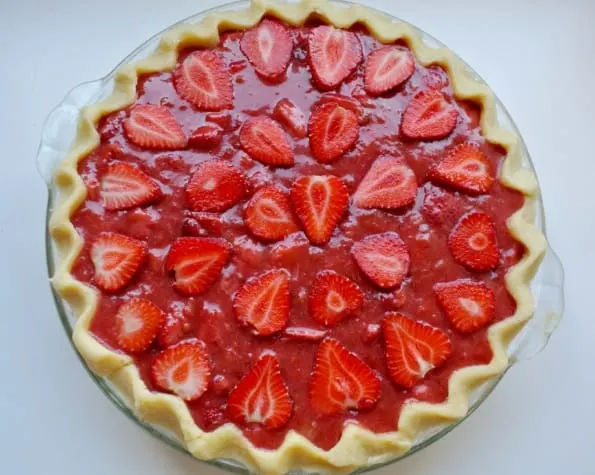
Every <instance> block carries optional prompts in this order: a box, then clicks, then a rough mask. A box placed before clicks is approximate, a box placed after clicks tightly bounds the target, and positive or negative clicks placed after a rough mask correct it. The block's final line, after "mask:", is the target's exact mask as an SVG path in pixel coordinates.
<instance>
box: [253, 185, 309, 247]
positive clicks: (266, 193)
mask: <svg viewBox="0 0 595 475" xmlns="http://www.w3.org/2000/svg"><path fill="white" fill-rule="evenodd" d="M244 222H245V223H246V226H247V227H248V229H250V232H251V233H252V234H254V235H255V236H256V237H258V238H260V239H263V240H267V241H278V240H280V239H284V238H285V237H287V236H289V235H290V234H292V233H294V232H296V231H298V227H297V224H296V223H295V220H294V218H293V212H292V210H291V202H290V200H289V197H288V196H287V195H286V194H285V193H284V192H283V191H282V190H281V189H280V188H278V187H276V186H273V185H268V186H264V187H262V188H261V189H260V190H258V191H257V192H256V193H255V194H254V196H252V198H251V199H250V201H249V202H248V204H247V206H246V211H245V212H244Z"/></svg>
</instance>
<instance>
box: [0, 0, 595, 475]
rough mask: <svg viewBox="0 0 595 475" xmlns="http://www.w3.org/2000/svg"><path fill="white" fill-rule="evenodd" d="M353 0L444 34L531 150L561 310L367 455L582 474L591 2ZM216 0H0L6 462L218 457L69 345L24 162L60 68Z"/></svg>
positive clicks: (63, 82)
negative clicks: (400, 454) (493, 370)
mask: <svg viewBox="0 0 595 475" xmlns="http://www.w3.org/2000/svg"><path fill="white" fill-rule="evenodd" d="M166 3H167V4H169V6H168V7H167V8H163V5H164V4H166ZM364 3H368V4H370V5H372V6H376V7H378V8H384V9H387V10H388V11H390V12H391V13H393V14H395V15H397V16H400V17H402V18H404V19H407V20H409V21H410V22H412V23H414V24H417V25H418V26H420V27H422V28H423V29H425V30H426V31H428V32H430V33H432V34H433V35H434V36H436V37H438V38H440V39H441V40H443V41H444V42H445V43H446V44H447V45H449V46H450V47H451V48H452V49H454V50H455V51H457V52H458V53H459V54H460V55H461V56H462V57H463V58H464V59H465V60H467V61H468V62H469V63H470V64H472V65H473V66H474V67H475V69H476V70H477V71H478V72H479V73H480V74H481V75H482V76H483V77H484V78H486V80H487V81H488V82H489V83H490V84H491V86H492V87H493V89H494V90H495V91H496V92H497V94H498V95H499V96H500V98H501V99H502V100H503V102H504V103H505V104H506V106H507V107H508V108H509V110H510V112H511V114H512V115H513V117H515V119H516V122H517V124H518V126H519V128H520V129H521V131H522V133H523V135H524V137H525V140H526V141H527V144H528V147H529V150H530V151H531V154H532V156H533V158H534V160H535V164H536V166H537V170H538V172H539V178H540V181H541V186H542V188H543V196H544V201H545V205H546V210H547V218H548V231H549V238H550V241H551V244H552V245H553V247H554V248H555V249H556V250H557V251H558V253H559V254H560V257H561V259H562V261H563V263H564V265H565V268H566V272H567V274H566V275H567V285H566V296H567V307H566V315H565V319H564V320H563V322H562V325H561V327H560V328H559V329H558V331H557V332H556V334H555V335H554V337H553V338H552V340H551V342H550V345H549V347H548V348H547V349H546V350H545V351H544V352H543V353H542V354H540V355H539V356H538V357H536V358H535V359H533V360H531V361H529V362H526V363H522V364H520V365H519V366H517V367H515V368H514V369H513V370H511V371H510V372H509V373H508V374H507V376H506V377H505V379H504V381H503V382H502V383H501V384H500V385H499V387H498V388H497V389H496V391H495V392H494V394H493V395H492V396H490V398H489V399H488V400H487V402H485V404H484V405H483V406H482V407H481V408H480V409H479V410H478V411H477V412H476V413H475V414H474V415H473V416H472V417H471V418H470V419H469V420H468V421H466V422H465V423H464V424H463V425H462V426H460V427H459V428H457V429H456V430H455V431H454V432H452V433H451V434H450V435H448V436H447V437H445V438H444V439H442V440H441V441H439V442H438V443H436V444H434V445H433V446H431V447H430V448H428V449H426V450H424V451H422V452H421V453H418V454H415V455H413V456H411V457H410V458H408V459H407V460H405V461H403V462H402V463H399V464H397V465H394V466H392V467H390V468H387V469H384V470H382V471H378V472H377V473H378V474H379V475H380V474H395V473H398V474H401V473H402V474H407V475H439V474H440V475H443V474H456V475H477V474H482V475H502V474H508V475H525V474H540V475H558V474H563V473H565V474H569V475H593V474H595V462H594V461H593V440H594V439H595V411H594V410H593V401H594V399H593V393H594V392H595V377H594V376H593V374H594V371H593V364H594V362H595V342H594V337H595V314H594V312H593V301H594V300H593V294H594V288H595V287H594V279H593V274H591V272H590V269H592V268H595V251H594V247H593V246H594V244H593V242H594V239H593V236H595V219H594V212H593V209H594V208H593V206H594V205H595V199H594V198H593V193H594V188H595V181H594V178H595V146H594V145H593V140H594V138H595V119H594V113H595V93H594V85H595V80H594V78H595V54H594V52H593V46H594V45H595V29H594V28H593V25H592V24H593V20H595V2H593V1H592V0H566V1H564V2H561V1H559V0H498V1H490V2H487V1H482V0H479V1H478V0H475V1H472V0H451V1H442V0H401V1H399V2H394V3H393V2H391V1H390V0H385V1H381V0H378V1H371V0H370V1H366V2H364ZM216 4H217V2H215V1H212V0H211V1H208V0H203V1H200V2H199V1H196V0H177V1H172V2H164V1H163V0H143V1H142V2H133V1H131V0H102V1H100V2H98V1H93V2H85V1H80V0H78V1H77V0H53V1H47V2H46V1H45V0H18V1H17V0H0V44H1V45H2V46H1V48H2V52H1V53H0V61H1V63H0V64H1V66H0V91H1V94H2V102H1V103H2V109H1V111H0V156H1V159H2V164H3V170H2V173H0V198H1V200H0V209H1V212H0V249H2V250H3V252H4V257H3V260H2V267H1V270H0V297H1V299H0V301H1V302H2V303H3V305H2V317H1V319H0V321H1V322H2V323H1V324H0V368H1V369H2V370H1V371H2V373H1V374H2V376H1V377H0V380H1V383H0V388H1V389H0V420H1V429H0V472H1V473H3V474H6V475H21V474H22V475H37V474H44V475H53V474H59V475H80V474H82V473H84V474H85V475H105V474H114V475H130V474H143V475H177V474H182V475H189V474H199V473H200V474H203V475H214V474H216V473H220V472H218V471H217V470H215V469H212V468H207V467H206V466H205V465H203V464H200V463H198V462H195V461H193V460H191V459H190V458H188V457H185V456H183V455H181V454H179V453H177V452H175V451H174V450H172V449H170V448H168V447H166V446H164V445H163V444H162V443H160V442H159V441H157V440H155V439H153V438H151V437H150V436H148V435H147V434H145V433H144V432H143V431H141V430H140V429H139V428H138V427H136V425H135V424H133V423H132V422H130V421H129V420H128V419H127V418H126V417H124V416H123V415H122V414H121V413H120V412H119V411H118V410H116V409H115V408H114V407H113V405H112V403H111V402H110V401H108V400H107V399H106V398H105V397H104V396H103V394H102V393H101V392H100V391H99V390H98V389H97V387H96V386H95V385H94V383H93V382H92V381H91V380H90V378H89V377H88V376H87V374H86V372H85V370H84V369H83V367H82V366H81V364H80V363H79V361H78V359H77V358H76V356H75V355H74V353H73V351H72V348H71V346H70V344H69V342H68V341H67V339H66V337H65V335H64V331H63V329H62V327H61V324H60V322H59V320H58V317H57V315H56V311H55V310H54V307H53V302H52V299H51V296H50V291H49V287H48V283H47V279H46V271H45V256H44V252H45V248H44V213H45V205H46V190H45V186H44V183H43V182H42V181H41V179H39V177H38V176H37V174H36V171H35V166H34V159H35V152H36V148H37V144H38V139H39V134H40V130H41V126H42V123H43V120H44V117H45V116H46V114H47V113H48V111H49V110H50V109H51V108H52V107H53V106H54V105H55V104H56V103H57V102H58V101H59V100H60V99H61V98H62V96H63V95H64V94H65V93H66V92H67V91H68V89H69V88H70V87H71V86H73V85H75V84H78V83H80V82H82V81H84V80H88V79H94V78H97V77H99V76H102V75H104V74H105V73H107V72H108V71H109V70H110V69H111V68H112V66H114V65H115V64H116V63H117V62H118V61H119V60H120V59H121V58H123V57H124V56H125V55H126V54H127V53H128V52H130V51H131V50H132V49H133V48H134V47H135V46H137V45H138V44H140V43H141V42H142V41H144V40H145V39H146V38H147V37H148V36H150V35H152V34H153V33H154V32H156V31H159V30H161V29H162V28H164V27H166V26H167V25H169V24H170V23H172V22H174V21H176V20H178V19H181V18H183V17H186V16H188V15H190V14H192V13H195V12H196V11H198V10H201V9H203V8H207V7H210V6H214V5H216ZM139 5H142V7H140V6H139ZM389 5H390V6H389Z"/></svg>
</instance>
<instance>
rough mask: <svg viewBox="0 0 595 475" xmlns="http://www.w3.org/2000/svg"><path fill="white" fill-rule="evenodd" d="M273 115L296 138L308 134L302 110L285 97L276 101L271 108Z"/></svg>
mask: <svg viewBox="0 0 595 475" xmlns="http://www.w3.org/2000/svg"><path fill="white" fill-rule="evenodd" d="M273 117H274V118H275V120H277V121H278V122H279V123H280V124H282V125H283V126H284V127H285V128H286V129H288V130H289V131H290V132H291V133H292V134H293V135H294V137H296V138H300V139H301V138H304V137H305V136H306V135H307V134H308V131H307V128H306V116H305V115H304V112H303V111H302V110H301V109H300V108H299V107H298V106H297V105H295V104H294V103H293V102H291V101H290V100H289V99H287V98H284V99H281V100H280V101H279V102H277V104H276V105H275V109H273Z"/></svg>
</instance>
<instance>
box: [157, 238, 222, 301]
mask: <svg viewBox="0 0 595 475" xmlns="http://www.w3.org/2000/svg"><path fill="white" fill-rule="evenodd" d="M229 254H230V245H229V244H228V242H227V241H225V240H224V239H218V238H200V237H181V238H178V239H176V240H175V242H174V243H173V245H172V246H171V249H170V250H169V254H168V255H167V259H166V261H165V266H166V268H167V270H168V271H174V273H175V282H174V287H175V288H176V289H177V290H179V291H180V292H182V293H183V294H187V295H200V294H202V293H204V292H206V291H207V290H208V288H209V287H210V286H211V284H213V282H215V281H216V280H217V279H218V278H219V275H220V274H221V269H223V266H224V265H225V263H226V262H227V259H228V258H229Z"/></svg>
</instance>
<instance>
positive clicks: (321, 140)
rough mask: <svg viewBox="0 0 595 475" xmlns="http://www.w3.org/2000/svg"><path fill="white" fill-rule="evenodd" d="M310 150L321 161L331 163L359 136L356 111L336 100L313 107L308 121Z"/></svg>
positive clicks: (353, 143) (349, 147)
mask: <svg viewBox="0 0 595 475" xmlns="http://www.w3.org/2000/svg"><path fill="white" fill-rule="evenodd" d="M308 133H309V136H310V150H312V155H314V158H316V160H318V161H319V162H321V163H331V162H334V161H335V160H337V159H339V158H341V157H342V156H343V154H345V152H347V151H348V150H350V149H351V148H352V147H353V146H354V145H355V144H356V142H357V139H358V137H359V124H358V119H357V115H356V113H355V112H354V111H353V109H351V108H347V107H344V106H342V105H341V104H339V103H338V102H336V101H330V102H325V103H324V104H322V105H319V106H318V107H315V108H314V111H313V112H312V116H311V117H310V121H309V122H308Z"/></svg>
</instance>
